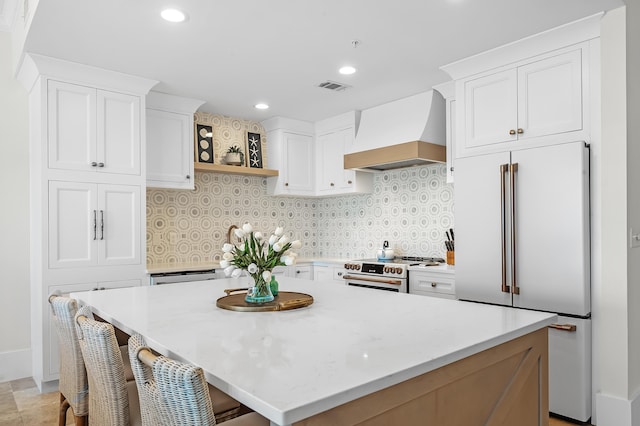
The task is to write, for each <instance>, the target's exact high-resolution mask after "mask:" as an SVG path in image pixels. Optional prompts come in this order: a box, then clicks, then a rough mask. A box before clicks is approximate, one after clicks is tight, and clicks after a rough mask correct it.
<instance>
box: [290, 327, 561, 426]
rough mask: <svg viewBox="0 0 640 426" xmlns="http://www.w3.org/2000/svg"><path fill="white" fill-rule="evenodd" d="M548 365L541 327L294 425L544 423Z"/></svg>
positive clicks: (547, 403)
mask: <svg viewBox="0 0 640 426" xmlns="http://www.w3.org/2000/svg"><path fill="white" fill-rule="evenodd" d="M548 370H549V365H548V340H547V329H546V328H544V329H541V330H538V331H536V332H533V333H530V334H527V335H525V336H522V337H520V338H517V339H514V340H512V341H509V342H507V343H503V344H502V345H499V346H496V347H494V348H491V349H487V350H485V351H483V352H480V353H478V354H476V355H472V356H470V357H467V358H464V359H462V360H460V361H457V362H455V363H452V364H449V365H447V366H444V367H441V368H439V369H437V370H434V371H431V372H429V373H426V374H423V375H422V376H418V377H415V378H413V379H410V380H407V381H406V382H402V383H399V384H397V385H395V386H391V387H389V388H387V389H383V390H381V391H378V392H376V393H373V394H371V395H367V396H365V397H362V398H360V399H357V400H354V401H351V402H349V403H346V404H343V405H341V406H339V407H336V408H334V409H332V410H329V411H325V412H323V413H320V414H317V415H315V416H313V417H310V418H308V419H305V420H303V421H300V422H297V423H295V425H329V424H331V425H380V426H382V425H403V426H406V425H422V426H424V425H438V426H444V425H465V426H472V425H519V426H528V425H531V426H534V425H535V426H539V425H542V426H548V424H549V387H548V374H549V373H548Z"/></svg>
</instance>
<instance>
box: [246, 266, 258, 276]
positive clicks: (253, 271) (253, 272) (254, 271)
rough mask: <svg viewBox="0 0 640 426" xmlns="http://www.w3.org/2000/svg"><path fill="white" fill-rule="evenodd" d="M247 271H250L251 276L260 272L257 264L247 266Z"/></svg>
mask: <svg viewBox="0 0 640 426" xmlns="http://www.w3.org/2000/svg"><path fill="white" fill-rule="evenodd" d="M247 271H249V273H250V274H255V273H256V272H258V265H256V264H255V263H252V264H250V265H249V266H247Z"/></svg>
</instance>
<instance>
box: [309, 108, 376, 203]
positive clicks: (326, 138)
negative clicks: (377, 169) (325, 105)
mask: <svg viewBox="0 0 640 426" xmlns="http://www.w3.org/2000/svg"><path fill="white" fill-rule="evenodd" d="M356 115H357V113H356V112H355V111H351V112H348V113H345V114H341V115H339V116H336V117H332V118H329V119H326V120H322V121H319V122H317V123H316V167H317V169H316V190H317V191H316V193H317V195H320V196H331V195H341V194H353V193H366V192H372V191H373V174H371V173H367V172H361V171H354V170H348V169H345V168H344V155H345V154H346V153H348V152H350V149H351V147H352V145H353V141H354V139H355V122H356Z"/></svg>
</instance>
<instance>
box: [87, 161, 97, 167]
mask: <svg viewBox="0 0 640 426" xmlns="http://www.w3.org/2000/svg"><path fill="white" fill-rule="evenodd" d="M89 165H90V166H91V167H95V166H97V165H98V163H96V162H95V161H92V162H90V163H89Z"/></svg>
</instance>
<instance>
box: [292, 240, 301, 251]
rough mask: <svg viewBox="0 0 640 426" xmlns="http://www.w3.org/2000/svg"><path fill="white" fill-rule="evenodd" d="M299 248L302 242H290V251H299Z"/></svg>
mask: <svg viewBox="0 0 640 426" xmlns="http://www.w3.org/2000/svg"><path fill="white" fill-rule="evenodd" d="M300 247H302V241H300V240H293V241H291V248H292V249H299V248H300Z"/></svg>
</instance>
